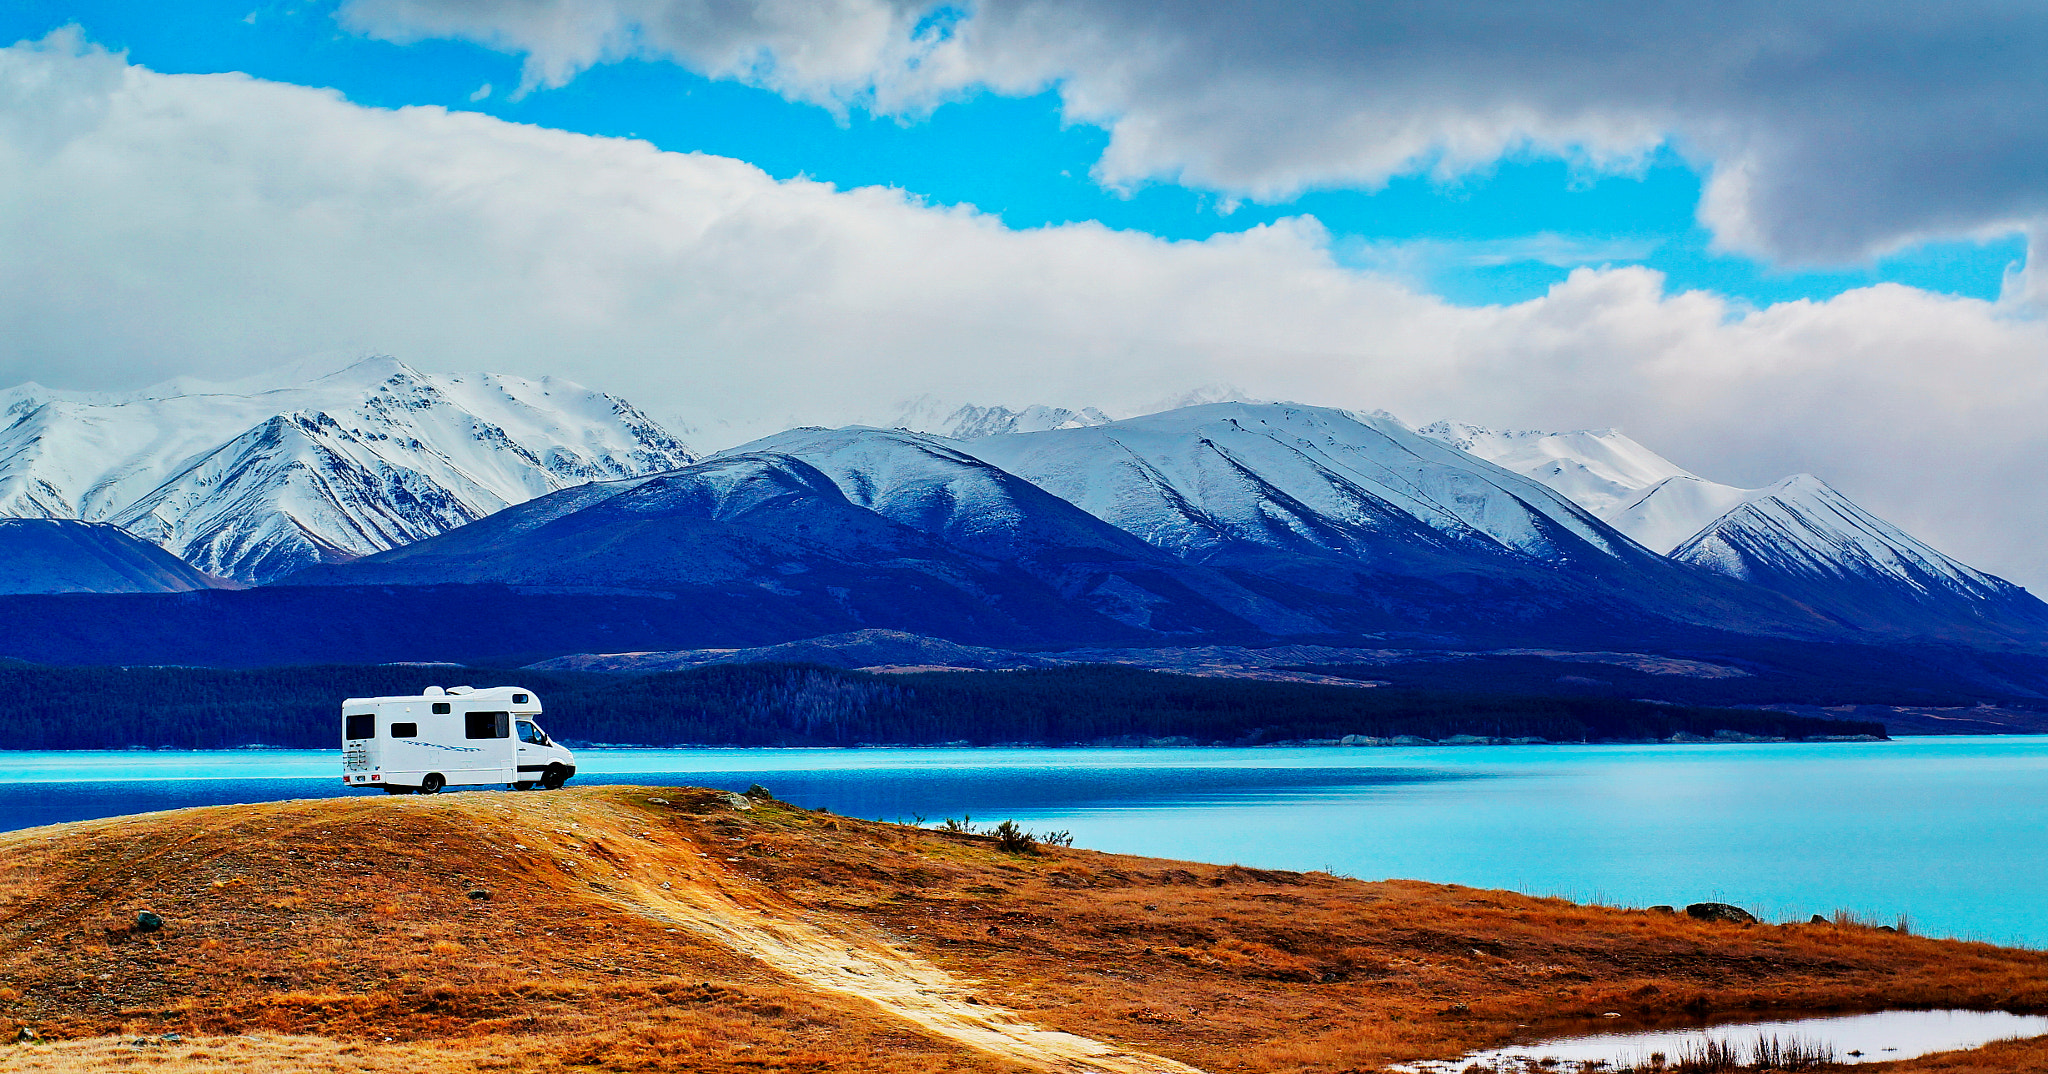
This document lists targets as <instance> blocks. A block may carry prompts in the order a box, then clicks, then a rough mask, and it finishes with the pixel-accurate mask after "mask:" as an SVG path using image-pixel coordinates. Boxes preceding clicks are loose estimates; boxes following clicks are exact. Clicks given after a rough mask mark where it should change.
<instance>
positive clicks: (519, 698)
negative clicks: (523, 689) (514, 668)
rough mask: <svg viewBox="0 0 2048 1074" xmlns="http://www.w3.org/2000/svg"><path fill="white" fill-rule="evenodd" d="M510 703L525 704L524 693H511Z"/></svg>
mask: <svg viewBox="0 0 2048 1074" xmlns="http://www.w3.org/2000/svg"><path fill="white" fill-rule="evenodd" d="M512 703H513V704H515V705H524V704H526V695H525V694H513V695H512Z"/></svg>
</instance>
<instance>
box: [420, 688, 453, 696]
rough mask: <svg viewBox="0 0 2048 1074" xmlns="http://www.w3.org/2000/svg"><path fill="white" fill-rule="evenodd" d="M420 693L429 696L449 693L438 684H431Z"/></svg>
mask: <svg viewBox="0 0 2048 1074" xmlns="http://www.w3.org/2000/svg"><path fill="white" fill-rule="evenodd" d="M420 693H421V694H423V695H424V696H427V697H442V696H445V695H446V694H447V693H448V691H446V690H443V689H441V688H440V687H438V686H429V687H427V688H426V689H425V690H422V691H420Z"/></svg>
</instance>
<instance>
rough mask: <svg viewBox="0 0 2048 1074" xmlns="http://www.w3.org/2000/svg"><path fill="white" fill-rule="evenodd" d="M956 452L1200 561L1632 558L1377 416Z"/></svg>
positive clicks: (1585, 520) (1279, 412) (1011, 438)
mask: <svg viewBox="0 0 2048 1074" xmlns="http://www.w3.org/2000/svg"><path fill="white" fill-rule="evenodd" d="M966 447H967V450H969V451H972V452H973V453H974V454H975V455H976V456H978V457H980V458H982V459H985V460H987V461H989V462H991V463H994V464H995V465H997V466H1000V467H1002V468H1003V469H1005V470H1008V471H1010V472H1011V473H1014V474H1017V475H1018V476H1020V477H1023V478H1026V479H1028V480H1030V481H1033V482H1035V483H1037V484H1038V485H1040V486H1042V487H1044V488H1045V489H1047V490H1048V491H1050V492H1052V493H1053V494H1054V495H1057V496H1060V497H1062V498H1064V499H1066V500H1068V501H1069V502H1071V503H1073V504H1075V505H1077V506H1079V507H1080V508H1081V509H1083V510H1085V511H1087V512H1088V513H1090V514H1092V515H1095V516H1096V517H1097V518H1100V519H1103V520H1104V521H1107V522H1109V523H1111V524H1113V525H1115V526H1117V527H1119V528H1121V529H1124V530H1126V531H1129V532H1131V533H1134V534H1136V535H1138V536H1139V537H1141V538H1144V539H1145V540H1146V541H1148V542H1150V543H1151V544H1154V545H1157V546H1159V547H1161V548H1164V549H1166V550H1168V551H1170V552H1173V553H1174V554H1176V555H1179V556H1182V557H1185V558H1189V559H1192V560H1195V561H1197V562H1200V561H1202V560H1204V559H1205V558H1206V557H1208V556H1209V555H1211V554H1214V553H1216V552H1218V551H1221V550H1224V549H1227V548H1229V547H1231V546H1232V545H1249V546H1255V547H1265V548H1277V549H1287V550H1297V551H1320V552H1329V553H1336V554H1339V555H1343V556H1347V557H1352V558H1357V559H1363V560H1366V561H1373V560H1377V559H1382V558H1384V557H1386V556H1388V555H1390V554H1394V553H1395V552H1396V551H1397V550H1399V549H1402V548H1407V549H1412V550H1423V551H1431V552H1439V553H1440V552H1451V551H1464V552H1475V551H1476V552H1483V553H1487V554H1503V553H1504V554H1507V555H1510V556H1512V557H1518V558H1524V559H1533V560H1538V561H1544V562H1552V563H1555V562H1562V561H1567V560H1580V559H1586V558H1590V557H1597V556H1617V555H1625V554H1627V553H1626V551H1625V547H1626V545H1627V542H1624V541H1618V540H1616V539H1615V538H1614V536H1613V534H1612V532H1611V531H1609V530H1608V529H1607V528H1606V527H1605V526H1603V525H1601V524H1600V523H1599V522H1598V521H1596V520H1595V519H1593V518H1592V517H1590V516H1589V515H1588V514H1587V513H1586V512H1585V511H1584V510H1583V509H1581V508H1580V507H1578V506H1577V505H1576V504H1574V503H1572V502H1571V501H1570V500H1568V499H1566V498H1564V497H1563V496H1561V495H1559V494H1558V493H1556V492H1554V491H1552V490H1551V489H1549V488H1547V487H1545V486H1544V485H1542V484H1540V483H1537V482H1535V481H1531V480H1528V479H1526V478H1523V477H1521V476H1519V475H1516V474H1513V473H1510V472H1508V471H1506V470H1503V469H1501V468H1499V467H1496V466H1493V465H1490V464H1487V463H1485V462H1483V461H1480V460H1478V459H1476V458H1475V457H1473V456H1472V455H1470V454H1468V453H1466V452H1463V451H1460V450H1458V449H1456V448H1453V447H1450V446H1449V445H1446V444H1443V443H1440V442H1438V441H1436V440H1432V439H1429V438H1427V437H1424V436H1420V435H1418V434H1416V433H1415V432H1414V431H1413V430H1411V429H1409V428H1408V427H1407V426H1404V425H1402V424H1401V423H1400V422H1398V421H1396V420H1394V419H1392V418H1390V417H1385V416H1363V415H1358V414H1353V413H1351V412H1348V411H1343V410H1333V409H1329V408H1324V407H1311V406H1301V405H1296V404H1288V403H1266V404H1248V403H1215V404H1209V405H1204V406H1194V407H1188V408H1184V409H1181V410H1173V411H1168V412H1165V413H1161V414H1151V415H1147V416H1144V417H1138V418H1129V419H1126V420H1124V421H1119V422H1113V423H1111V424H1108V425H1101V426H1095V427H1091V428H1086V429H1069V430H1057V431H1052V432H1044V433H1024V434H1012V435H1007V436H998V437H990V438H988V439H984V440H977V441H974V442H972V443H970V444H968V445H966Z"/></svg>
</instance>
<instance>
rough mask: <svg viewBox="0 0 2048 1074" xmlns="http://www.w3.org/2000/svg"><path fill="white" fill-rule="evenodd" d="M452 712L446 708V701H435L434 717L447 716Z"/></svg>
mask: <svg viewBox="0 0 2048 1074" xmlns="http://www.w3.org/2000/svg"><path fill="white" fill-rule="evenodd" d="M453 711H454V710H453V709H450V708H449V707H448V702H446V701H436V702H434V715H436V716H446V715H448V714H449V713H450V712H453Z"/></svg>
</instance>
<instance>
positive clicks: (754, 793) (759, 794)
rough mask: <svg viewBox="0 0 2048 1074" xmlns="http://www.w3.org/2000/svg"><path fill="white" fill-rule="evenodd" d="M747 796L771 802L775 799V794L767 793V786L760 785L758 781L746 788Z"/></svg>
mask: <svg viewBox="0 0 2048 1074" xmlns="http://www.w3.org/2000/svg"><path fill="white" fill-rule="evenodd" d="M747 797H749V798H753V799H756V800H758V801H762V802H772V801H774V800H775V796H774V795H772V794H770V793H768V788H766V787H763V786H761V785H760V784H759V783H756V784H754V785H753V786H751V787H748V788H747Z"/></svg>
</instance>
